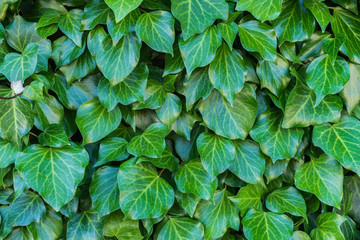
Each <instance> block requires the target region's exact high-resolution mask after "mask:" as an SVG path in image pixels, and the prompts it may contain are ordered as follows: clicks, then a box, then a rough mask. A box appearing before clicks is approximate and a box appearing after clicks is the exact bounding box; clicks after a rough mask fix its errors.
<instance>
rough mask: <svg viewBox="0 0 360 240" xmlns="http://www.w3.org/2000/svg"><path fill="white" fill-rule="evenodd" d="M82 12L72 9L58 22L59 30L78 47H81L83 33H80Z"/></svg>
mask: <svg viewBox="0 0 360 240" xmlns="http://www.w3.org/2000/svg"><path fill="white" fill-rule="evenodd" d="M82 16H83V11H81V10H80V9H73V10H71V11H70V12H68V13H66V14H65V15H63V16H61V18H60V20H59V28H60V30H61V31H62V32H63V33H64V34H65V35H66V36H68V37H69V38H70V39H71V40H72V41H73V42H74V43H75V44H76V45H77V46H78V47H81V46H82V42H81V38H82V35H83V32H80V28H81V17H82Z"/></svg>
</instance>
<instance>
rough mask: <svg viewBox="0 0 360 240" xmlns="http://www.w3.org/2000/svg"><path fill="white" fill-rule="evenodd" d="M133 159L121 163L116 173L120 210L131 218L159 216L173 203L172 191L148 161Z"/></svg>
mask: <svg viewBox="0 0 360 240" xmlns="http://www.w3.org/2000/svg"><path fill="white" fill-rule="evenodd" d="M133 160H134V159H133ZM133 160H129V161H127V162H125V163H123V164H122V165H121V166H120V169H119V173H118V185H119V189H120V207H121V210H122V211H123V212H124V214H125V216H126V217H127V218H131V219H145V218H156V217H159V216H161V215H163V214H164V213H166V212H167V211H168V210H169V209H170V207H171V206H172V204H173V203H174V190H173V189H172V187H171V186H170V185H169V184H168V183H167V182H166V181H165V180H164V179H162V178H160V176H159V175H158V173H157V171H156V168H155V167H153V166H152V165H151V164H150V163H139V164H134V161H133Z"/></svg>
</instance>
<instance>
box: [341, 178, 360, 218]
mask: <svg viewBox="0 0 360 240" xmlns="http://www.w3.org/2000/svg"><path fill="white" fill-rule="evenodd" d="M344 188H345V189H347V190H348V191H349V192H350V193H351V195H352V207H351V209H350V211H349V213H348V214H349V216H351V217H352V218H353V219H354V220H355V221H357V222H359V221H360V209H359V207H358V206H359V202H360V178H359V177H358V176H346V177H345V179H344Z"/></svg>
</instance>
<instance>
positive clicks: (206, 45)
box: [173, 0, 221, 75]
mask: <svg viewBox="0 0 360 240" xmlns="http://www.w3.org/2000/svg"><path fill="white" fill-rule="evenodd" d="M173 1H174V0H173ZM187 1H198V0H187ZM202 1H205V0H202ZM216 1H218V0H216ZM183 2H184V3H185V1H183ZM175 17H176V16H175ZM220 45H221V35H220V31H219V29H218V28H217V27H216V26H211V27H209V28H207V29H206V30H205V31H204V32H202V33H201V34H198V35H194V36H193V37H191V38H189V39H188V40H186V38H184V39H183V38H180V40H179V49H180V53H181V56H182V58H183V60H184V64H185V68H186V72H187V75H190V74H191V73H192V71H193V70H194V69H195V68H197V67H204V66H206V65H208V64H209V63H210V62H212V60H213V59H214V57H215V54H216V50H217V49H218V48H219V47H220Z"/></svg>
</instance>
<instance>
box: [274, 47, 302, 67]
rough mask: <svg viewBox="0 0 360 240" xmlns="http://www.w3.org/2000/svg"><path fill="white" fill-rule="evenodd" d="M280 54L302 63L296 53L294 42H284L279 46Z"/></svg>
mask: <svg viewBox="0 0 360 240" xmlns="http://www.w3.org/2000/svg"><path fill="white" fill-rule="evenodd" d="M279 49H280V52H281V54H282V55H283V56H284V57H285V58H286V59H288V60H290V61H291V62H294V63H299V64H302V62H301V61H300V60H299V58H298V57H297V55H296V44H295V43H294V42H284V43H283V44H282V45H281V46H280V47H279Z"/></svg>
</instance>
